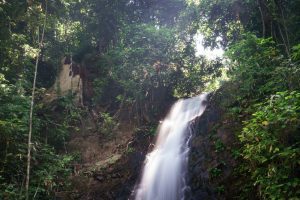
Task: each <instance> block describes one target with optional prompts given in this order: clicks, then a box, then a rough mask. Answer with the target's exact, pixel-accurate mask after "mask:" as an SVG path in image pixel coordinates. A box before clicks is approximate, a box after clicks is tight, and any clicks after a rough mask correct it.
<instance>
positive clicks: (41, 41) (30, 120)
mask: <svg viewBox="0 0 300 200" xmlns="http://www.w3.org/2000/svg"><path fill="white" fill-rule="evenodd" d="M46 20H47V0H46V10H45V18H44V24H43V30H42V36H41V40H40V38H39V33H38V48H39V49H38V53H37V55H36V60H35V69H34V78H33V85H32V94H31V104H30V114H29V133H28V147H27V148H28V152H27V171H26V183H25V190H26V200H28V199H29V181H30V161H31V136H32V119H33V106H34V96H35V88H36V77H37V69H38V65H39V57H40V52H41V49H42V47H43V41H44V35H45V26H46Z"/></svg>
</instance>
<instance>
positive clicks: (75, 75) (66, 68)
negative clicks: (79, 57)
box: [44, 57, 83, 104]
mask: <svg viewBox="0 0 300 200" xmlns="http://www.w3.org/2000/svg"><path fill="white" fill-rule="evenodd" d="M79 71H80V66H79V65H77V64H75V63H73V62H72V61H70V60H69V59H68V58H66V57H65V58H63V59H62V62H61V68H60V71H59V73H58V76H57V78H56V80H55V83H54V85H53V86H52V87H51V88H50V89H49V90H48V91H47V92H46V94H45V97H44V102H47V103H50V102H52V101H53V100H55V99H57V98H58V97H60V96H66V95H73V99H74V102H75V103H76V104H82V103H83V102H82V94H83V87H82V78H81V76H80V73H79Z"/></svg>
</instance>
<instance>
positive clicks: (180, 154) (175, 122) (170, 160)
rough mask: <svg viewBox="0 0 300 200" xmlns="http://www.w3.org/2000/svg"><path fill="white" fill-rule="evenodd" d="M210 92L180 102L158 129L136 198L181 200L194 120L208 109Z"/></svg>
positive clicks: (184, 186) (184, 187)
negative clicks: (153, 147) (207, 99)
mask: <svg viewBox="0 0 300 200" xmlns="http://www.w3.org/2000/svg"><path fill="white" fill-rule="evenodd" d="M206 98H207V94H202V95H200V96H197V97H193V98H190V99H185V100H179V101H177V102H176V103H175V104H174V105H173V107H172V109H171V111H170V113H169V114H168V116H167V117H166V119H165V120H164V121H163V122H162V124H161V125H160V127H159V129H158V138H157V141H156V144H155V149H154V150H153V151H152V152H151V153H149V154H148V155H147V158H146V163H145V166H144V169H143V174H142V179H141V182H140V184H139V185H138V187H137V189H136V191H135V200H182V199H184V192H185V189H186V188H187V186H186V184H185V173H186V166H187V161H188V152H189V147H188V143H189V139H190V138H191V134H192V131H191V125H190V124H191V122H192V121H193V120H194V119H195V118H196V117H198V116H200V115H202V113H203V112H204V110H205V108H206V103H205V101H206Z"/></svg>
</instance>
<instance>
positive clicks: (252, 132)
mask: <svg viewBox="0 0 300 200" xmlns="http://www.w3.org/2000/svg"><path fill="white" fill-rule="evenodd" d="M299 119H300V93H299V92H296V91H292V92H288V91H285V92H277V93H276V94H275V95H273V96H272V97H271V98H270V99H269V100H267V101H265V102H263V103H260V104H257V105H256V109H255V112H254V113H253V115H252V117H251V119H249V120H247V121H245V124H244V125H245V126H244V128H243V131H242V133H241V134H240V135H239V138H240V141H241V142H242V144H243V146H242V156H243V158H244V159H245V160H246V164H245V166H244V167H245V170H246V171H249V172H250V173H251V180H252V184H253V185H255V186H257V188H259V191H258V193H259V194H260V196H261V197H262V198H264V199H287V198H296V197H297V196H299V195H300V193H299V192H300V191H299V185H300V179H299V177H297V176H296V171H297V168H298V167H299V160H300V148H299V141H300V140H299V139H300V138H299V134H298V132H299V125H300V121H299Z"/></svg>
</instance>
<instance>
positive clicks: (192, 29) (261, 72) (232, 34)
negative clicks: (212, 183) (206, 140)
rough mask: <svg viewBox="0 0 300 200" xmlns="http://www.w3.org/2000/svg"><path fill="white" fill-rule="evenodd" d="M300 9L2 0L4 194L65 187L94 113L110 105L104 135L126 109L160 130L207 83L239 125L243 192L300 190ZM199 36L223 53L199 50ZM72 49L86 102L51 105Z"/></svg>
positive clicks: (243, 0) (273, 2) (191, 1)
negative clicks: (50, 93) (84, 126)
mask: <svg viewBox="0 0 300 200" xmlns="http://www.w3.org/2000/svg"><path fill="white" fill-rule="evenodd" d="M299 10H300V1H299V0H289V1H288V0H27V1H25V0H0V199H4V200H6V199H7V200H8V199H54V198H55V195H56V193H57V192H59V191H65V190H67V188H68V187H69V186H70V183H69V182H68V181H67V180H68V179H67V177H69V176H70V174H71V173H72V168H71V166H72V162H73V161H74V160H76V159H78V155H76V154H71V153H68V151H66V148H65V144H66V142H67V141H68V139H69V137H70V133H71V132H74V131H75V130H76V129H77V128H78V127H77V124H79V123H80V121H81V120H82V118H84V116H86V115H87V112H89V110H97V109H98V108H100V107H105V108H106V110H105V112H102V113H101V112H100V111H99V110H100V109H98V111H99V112H100V116H101V118H102V120H101V121H100V122H99V123H102V125H100V128H99V129H100V130H99V131H100V132H101V131H102V132H103V133H107V134H111V133H110V132H111V130H112V129H113V128H112V127H114V126H117V123H118V116H119V113H120V110H121V108H126V109H127V112H129V113H130V115H129V117H130V118H131V119H132V121H134V122H135V123H136V124H138V125H147V126H154V127H155V125H156V124H157V122H158V121H159V120H160V118H159V117H161V116H162V115H163V113H162V112H163V110H164V109H165V108H166V107H168V106H169V105H170V104H172V103H173V102H174V100H175V99H177V98H182V97H190V96H194V95H197V94H200V93H202V92H205V91H213V92H214V95H216V96H218V99H219V100H218V101H219V102H218V103H219V104H220V105H221V106H222V108H223V109H224V112H225V113H226V117H227V118H228V119H230V120H233V121H235V122H237V123H238V124H239V126H238V127H235V128H236V131H235V133H234V134H235V137H236V139H237V141H238V145H237V147H236V150H235V151H234V152H233V153H234V155H235V158H236V162H237V163H238V165H237V167H236V169H235V176H237V177H240V181H239V185H238V188H237V190H239V191H240V194H239V195H238V196H236V197H235V198H236V199H247V198H249V196H252V198H254V199H298V198H300V190H299V188H300V178H299V177H300V171H299V169H300V168H299V165H300V140H299V139H300V135H299V133H300V78H299V77H300V12H299ZM197 35H198V36H199V35H202V36H203V38H204V39H203V45H204V46H205V47H206V48H208V49H215V48H222V49H223V50H224V52H225V53H224V55H223V56H222V57H219V58H215V59H209V58H207V57H205V55H196V51H197V49H196V42H195V38H196V37H197ZM65 56H67V57H69V58H71V60H72V62H74V63H78V64H80V66H81V67H82V68H83V69H84V70H86V71H87V72H86V73H85V77H84V78H85V79H86V80H87V81H88V82H89V83H91V85H92V86H89V88H88V89H86V90H85V89H84V91H83V105H80V106H78V105H76V104H75V103H74V102H73V101H72V94H70V95H67V96H61V97H60V98H58V99H57V100H55V101H54V102H52V103H50V104H49V103H45V102H44V101H43V98H44V95H45V91H46V90H47V89H49V88H50V87H51V86H52V85H53V84H54V81H55V79H56V76H57V74H58V73H59V71H60V66H61V60H62V58H63V57H65ZM36 66H37V76H36V82H35V81H34V79H35V67H36ZM33 85H36V88H35V89H34V90H35V96H34V104H33V105H34V107H33V108H34V109H33V117H32V131H31V132H32V137H31V140H29V146H28V137H29V132H30V130H29V129H30V125H29V124H30V121H31V117H30V109H31V100H32V94H33V93H32V92H33V88H34V87H33ZM220 145H221V144H220ZM28 149H31V154H30V156H29V159H28ZM220 150H222V148H221V147H220ZM28 160H30V161H31V162H30V166H29V168H30V174H29V176H28V174H27V165H28ZM27 178H30V181H29V180H26V179H27ZM26 183H29V185H28V186H29V187H26V186H27V184H26Z"/></svg>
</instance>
